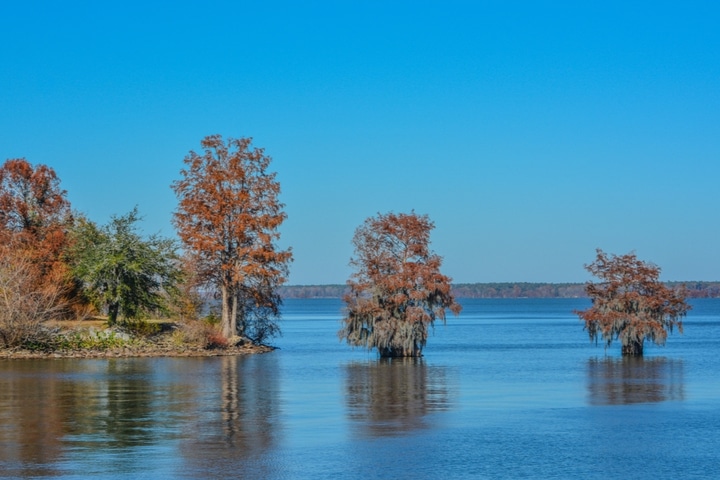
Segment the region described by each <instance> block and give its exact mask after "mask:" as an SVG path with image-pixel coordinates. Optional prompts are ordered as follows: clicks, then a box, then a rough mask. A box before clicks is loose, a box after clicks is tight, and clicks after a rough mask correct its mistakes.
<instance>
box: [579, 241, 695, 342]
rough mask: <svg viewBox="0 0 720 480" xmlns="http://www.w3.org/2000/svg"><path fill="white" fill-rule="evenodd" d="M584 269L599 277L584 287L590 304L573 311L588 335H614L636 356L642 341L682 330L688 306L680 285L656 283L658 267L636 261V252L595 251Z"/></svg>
mask: <svg viewBox="0 0 720 480" xmlns="http://www.w3.org/2000/svg"><path fill="white" fill-rule="evenodd" d="M585 268H586V269H587V270H588V271H589V272H590V273H592V274H593V275H594V276H596V277H598V278H600V280H601V282H599V283H593V282H588V283H587V285H586V287H585V290H586V292H587V294H588V295H589V296H590V298H591V300H592V307H590V308H589V309H587V310H583V311H577V312H576V313H577V314H578V316H579V317H580V319H581V320H583V321H584V322H585V330H587V331H588V333H589V335H590V340H592V341H595V342H596V343H597V341H598V339H603V340H604V341H605V346H606V348H607V347H609V346H610V345H611V344H612V341H613V340H619V341H620V342H621V344H622V354H623V355H629V356H640V355H642V354H643V345H644V342H645V340H651V341H652V342H654V343H655V344H658V345H664V344H665V341H666V339H667V335H668V331H670V332H672V330H673V328H674V327H677V328H678V331H679V332H680V333H682V318H683V317H684V316H685V315H686V314H687V312H688V310H690V308H691V307H690V305H688V304H687V303H685V290H684V287H683V288H679V289H671V288H668V287H667V286H665V285H664V284H663V283H662V282H660V280H659V277H660V268H659V267H657V266H656V265H653V264H650V263H646V262H643V261H641V260H638V259H637V257H636V256H635V255H634V254H626V255H620V256H616V255H607V254H606V253H605V252H603V251H602V250H600V249H598V250H597V258H596V259H595V261H594V262H593V263H591V264H589V265H586V266H585Z"/></svg>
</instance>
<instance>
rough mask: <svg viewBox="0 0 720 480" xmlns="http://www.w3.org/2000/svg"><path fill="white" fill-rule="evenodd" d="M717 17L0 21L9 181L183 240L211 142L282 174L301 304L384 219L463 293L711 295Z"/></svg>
mask: <svg viewBox="0 0 720 480" xmlns="http://www.w3.org/2000/svg"><path fill="white" fill-rule="evenodd" d="M718 25H720V3H718V2H714V1H702V2H701V1H685V2H667V1H647V2H616V1H603V2H577V1H567V2H540V1H532V2H531V1H527V2H521V1H486V2H483V1H475V2H458V1H443V2H440V1H437V2H428V1H419V0H415V1H367V0H364V1H345V2H343V1H307V2H289V1H288V2H281V1H264V2H223V1H213V0H206V1H202V2H182V1H175V2H152V1H147V0H145V1H142V2H138V1H127V0H125V1H122V2H117V1H107V2H98V1H82V2H80V1H68V2H55V1H23V2H19V1H18V2H11V1H3V2H2V3H0V69H1V70H0V161H2V160H5V159H7V158H16V157H25V158H27V159H28V160H29V161H30V162H31V163H34V164H38V163H43V164H47V165H50V166H51V167H53V168H54V169H55V170H56V171H57V173H58V175H59V176H60V178H61V181H62V186H63V187H64V188H65V189H66V190H67V191H68V197H69V200H70V201H71V203H72V205H73V207H74V208H75V209H76V210H79V211H81V212H84V213H86V214H87V215H88V216H89V217H90V218H91V219H93V220H95V221H96V222H98V223H106V222H107V221H108V220H109V219H110V216H111V215H113V214H124V213H127V212H128V211H129V210H130V209H132V208H133V206H135V205H137V206H138V207H139V209H140V212H141V214H143V215H144V218H145V219H144V222H143V229H144V230H146V231H148V232H160V233H161V234H163V235H166V236H174V235H175V232H174V229H173V227H172V224H171V217H172V212H173V211H174V209H175V207H176V204H177V201H176V198H175V196H174V194H173V192H172V191H171V189H170V185H171V183H172V182H173V180H175V179H177V178H178V177H179V171H180V169H181V168H182V166H183V164H182V160H183V158H184V157H185V155H186V154H187V153H188V152H189V151H190V150H198V149H199V142H200V139H201V138H203V137H204V136H206V135H209V134H214V133H219V134H222V135H223V136H225V137H242V136H249V137H253V138H254V144H255V145H256V146H258V147H263V148H265V150H266V153H267V154H269V155H270V156H271V157H272V158H273V163H272V168H273V170H275V171H277V172H278V179H279V180H280V182H281V185H282V190H283V191H282V196H281V199H282V201H283V202H284V203H285V204H286V211H287V214H288V220H287V222H286V223H285V224H284V226H283V228H282V241H281V244H282V245H283V246H292V248H293V251H294V256H295V261H294V263H293V265H292V267H291V276H290V282H289V283H291V284H322V283H343V282H344V281H345V280H346V279H347V277H348V275H349V273H350V267H349V266H348V261H349V259H350V257H351V255H352V253H353V252H352V244H351V239H352V235H353V232H354V230H355V228H356V227H357V226H358V225H360V224H361V223H362V222H363V220H364V219H365V218H367V217H368V216H371V215H375V214H377V213H378V212H382V213H385V212H389V211H394V212H407V211H410V210H412V209H414V210H415V211H416V212H418V213H427V214H428V215H429V216H430V217H431V218H432V219H433V220H434V221H435V224H436V229H435V231H434V232H433V248H434V250H435V251H436V252H437V253H439V254H440V255H442V256H443V257H444V265H443V271H444V273H446V274H447V275H450V276H451V277H453V279H454V280H455V281H456V282H491V281H550V282H564V281H570V282H576V281H585V280H587V279H588V274H587V273H586V272H585V270H584V269H583V265H584V264H586V263H588V262H590V261H592V260H593V258H594V254H595V248H598V247H600V248H602V249H604V250H605V251H607V252H611V253H618V254H621V253H627V252H629V251H635V252H636V253H637V255H638V257H639V258H641V259H644V260H649V261H652V262H654V263H656V264H658V265H659V266H661V267H662V269H663V278H664V279H666V280H718V279H720V253H719V252H720V223H719V222H718V217H719V215H718V212H720V195H719V194H718V180H719V179H720V27H718Z"/></svg>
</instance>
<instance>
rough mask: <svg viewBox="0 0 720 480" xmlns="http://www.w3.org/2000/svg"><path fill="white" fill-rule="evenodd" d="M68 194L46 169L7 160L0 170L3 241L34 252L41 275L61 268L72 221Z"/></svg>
mask: <svg viewBox="0 0 720 480" xmlns="http://www.w3.org/2000/svg"><path fill="white" fill-rule="evenodd" d="M66 195H67V193H66V192H65V190H62V189H61V188H60V179H59V178H58V176H57V175H56V173H55V171H54V170H53V169H52V168H50V167H48V166H46V165H37V166H35V167H33V166H32V165H31V164H30V163H29V162H28V161H27V160H25V159H23V158H20V159H11V160H7V161H6V162H5V163H4V164H3V165H2V167H0V237H1V238H0V240H2V241H4V242H6V243H7V242H8V241H9V239H10V238H12V239H13V241H18V242H21V243H23V244H24V245H26V246H27V247H28V248H32V250H33V254H34V257H35V260H36V262H37V263H38V266H40V267H41V269H42V271H43V272H45V271H48V270H49V269H52V268H56V267H58V265H57V264H58V262H61V254H62V251H63V249H64V248H65V246H66V243H67V235H66V233H67V227H68V225H69V222H70V221H71V215H70V203H69V202H68V201H67V198H66Z"/></svg>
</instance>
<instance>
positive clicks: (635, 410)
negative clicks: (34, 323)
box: [0, 299, 720, 479]
mask: <svg viewBox="0 0 720 480" xmlns="http://www.w3.org/2000/svg"><path fill="white" fill-rule="evenodd" d="M692 303H693V305H694V309H693V310H692V311H691V313H690V315H689V316H688V318H687V319H686V322H685V325H686V328H685V334H684V335H678V334H677V333H676V334H673V335H671V336H670V338H669V341H668V344H667V346H666V347H664V348H659V347H646V356H645V358H644V359H639V360H633V361H629V360H623V359H622V358H620V356H619V352H618V350H619V347H615V348H612V349H611V350H608V351H607V352H606V351H605V350H604V348H603V347H602V346H597V347H596V346H594V345H592V344H590V343H589V341H588V339H587V336H586V334H585V332H583V331H582V327H581V326H580V324H579V321H578V319H577V317H576V316H574V315H573V314H572V311H573V309H582V308H586V307H587V306H588V302H587V300H582V299H580V300H569V299H553V300H530V299H520V300H464V301H462V304H463V306H464V310H463V313H462V314H461V316H460V317H458V318H452V317H451V318H450V320H449V322H448V325H447V326H445V327H442V326H438V327H436V329H435V333H434V335H433V336H432V337H431V338H430V341H429V344H428V347H427V348H426V350H425V357H424V358H423V359H420V360H405V361H393V362H386V361H381V360H379V359H377V358H376V356H375V354H373V353H368V352H366V351H364V350H357V349H355V350H353V349H351V348H349V347H347V346H346V345H344V344H341V343H339V341H338V340H337V337H336V335H335V332H336V331H337V329H338V321H339V318H340V308H341V303H340V302H339V301H338V300H303V301H301V300H288V301H287V302H286V305H285V309H284V311H285V314H284V321H283V330H284V332H285V334H284V336H283V337H282V338H280V339H277V341H276V344H277V345H278V346H279V347H280V350H277V351H275V352H272V353H269V354H264V355H255V356H250V357H219V358H163V359H92V360H70V359H62V360H61V359H55V360H14V361H0V477H2V478H28V477H51V478H88V477H95V478H128V479H131V478H132V479H136V478H268V479H275V478H290V479H291V478H313V479H315V478H334V479H335V478H363V479H366V478H393V479H403V478H412V479H423V478H651V479H664V478H714V477H716V476H717V475H718V472H719V471H720V373H719V372H720V300H696V301H693V302H692Z"/></svg>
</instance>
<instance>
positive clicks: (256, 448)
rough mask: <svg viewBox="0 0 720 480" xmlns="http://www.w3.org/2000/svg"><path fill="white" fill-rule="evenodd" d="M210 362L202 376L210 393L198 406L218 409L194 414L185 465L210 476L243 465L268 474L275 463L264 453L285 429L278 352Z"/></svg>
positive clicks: (185, 443) (255, 472)
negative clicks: (280, 393)
mask: <svg viewBox="0 0 720 480" xmlns="http://www.w3.org/2000/svg"><path fill="white" fill-rule="evenodd" d="M207 363H208V368H209V371H208V372H207V375H206V376H205V378H202V379H198V380H199V382H200V383H199V384H198V388H199V389H200V391H201V392H202V394H203V395H204V396H205V398H203V399H202V401H199V402H197V405H198V406H201V407H207V405H216V406H217V408H213V409H211V410H208V411H197V412H194V413H192V414H191V415H190V418H193V419H194V422H191V429H192V434H191V435H185V436H184V438H183V442H182V446H181V449H182V454H183V458H184V460H185V461H186V462H187V465H186V467H187V468H188V469H190V471H201V472H204V473H203V474H204V475H205V476H207V477H208V478H209V477H214V476H218V478H222V477H223V476H224V475H230V474H231V473H233V474H234V472H236V471H238V469H242V470H241V471H244V472H245V473H247V474H248V475H250V473H249V472H252V477H254V478H263V477H266V476H268V475H269V473H270V472H271V471H272V469H273V468H275V466H273V465H266V464H265V463H264V460H263V455H264V454H265V453H266V452H267V451H270V450H272V448H273V447H275V445H276V443H277V441H278V439H277V436H278V433H279V430H280V399H279V386H278V379H277V375H276V372H277V370H278V368H277V365H276V358H275V356H273V355H250V356H226V357H220V358H216V359H212V360H209V361H208V362H207ZM213 369H214V370H215V371H214V372H212V371H211V370H213ZM218 369H219V371H218ZM211 397H214V398H211ZM219 459H222V460H219Z"/></svg>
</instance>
